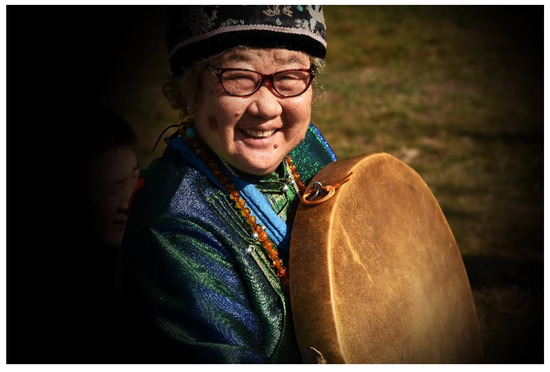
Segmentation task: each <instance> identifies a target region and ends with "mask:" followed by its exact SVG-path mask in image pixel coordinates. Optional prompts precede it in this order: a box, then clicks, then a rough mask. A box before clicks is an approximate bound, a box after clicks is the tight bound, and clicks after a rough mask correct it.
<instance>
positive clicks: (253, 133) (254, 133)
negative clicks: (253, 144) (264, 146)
mask: <svg viewBox="0 0 550 372" xmlns="http://www.w3.org/2000/svg"><path fill="white" fill-rule="evenodd" d="M276 131H277V129H270V130H254V129H241V132H243V133H244V134H245V135H247V136H248V137H251V138H267V137H269V136H271V135H272V134H273V133H275V132H276Z"/></svg>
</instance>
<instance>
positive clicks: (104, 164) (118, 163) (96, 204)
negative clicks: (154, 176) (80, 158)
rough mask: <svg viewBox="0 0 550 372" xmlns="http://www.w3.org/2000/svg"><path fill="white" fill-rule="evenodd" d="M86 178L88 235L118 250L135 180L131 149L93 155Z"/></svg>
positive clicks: (136, 162) (123, 148)
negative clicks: (89, 232)
mask: <svg viewBox="0 0 550 372" xmlns="http://www.w3.org/2000/svg"><path fill="white" fill-rule="evenodd" d="M88 177H89V178H88V179H89V181H88V182H87V185H88V190H87V191H88V192H87V198H88V202H89V208H90V228H91V232H92V233H93V235H94V238H95V241H97V242H98V243H101V244H103V245H106V246H110V247H118V246H120V244H121V243H122V236H123V234H124V229H125V228H126V221H127V220H128V214H129V212H130V209H129V200H130V197H131V195H132V192H133V190H134V188H135V186H136V183H137V181H138V177H139V164H138V159H137V156H136V154H135V152H134V150H133V149H131V148H129V147H125V146H122V147H119V148H117V149H115V150H110V151H107V152H104V153H101V154H98V155H96V156H94V157H93V158H92V159H91V161H90V167H89V170H88Z"/></svg>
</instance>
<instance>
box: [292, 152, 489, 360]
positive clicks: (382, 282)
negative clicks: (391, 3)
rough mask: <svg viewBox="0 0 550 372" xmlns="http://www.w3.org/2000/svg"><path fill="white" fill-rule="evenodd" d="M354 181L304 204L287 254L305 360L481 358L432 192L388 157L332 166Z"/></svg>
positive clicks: (457, 263) (330, 176)
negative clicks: (322, 198)
mask: <svg viewBox="0 0 550 372" xmlns="http://www.w3.org/2000/svg"><path fill="white" fill-rule="evenodd" d="M350 171H351V172H353V174H352V175H351V177H350V180H349V181H348V182H346V183H344V184H343V185H341V186H340V187H339V188H338V189H337V191H336V193H335V194H334V196H333V197H332V198H330V199H328V200H327V201H325V202H323V203H321V204H318V205H305V204H304V203H301V204H300V206H299V207H298V211H297V214H296V218H295V222H294V225H293V231H292V237H291V249H290V257H289V272H290V295H291V302H292V309H293V310H292V312H293V314H292V316H293V318H294V323H295V327H296V335H297V339H298V344H299V346H300V352H301V354H302V358H303V360H304V362H306V363H319V362H321V363H362V364H366V363H409V364H412V363H482V362H483V352H482V346H481V338H480V332H479V325H478V321H477V316H476V310H475V305H474V301H473V296H472V292H471V288H470V284H469V281H468V277H467V274H466V270H465V268H464V263H463V261H462V257H461V254H460V251H459V249H458V246H457V243H456V241H455V239H454V237H453V234H452V232H451V230H450V228H449V225H448V223H447V220H446V219H445V216H444V215H443V212H442V211H441V208H440V206H439V204H438V203H437V201H436V199H435V197H434V196H433V194H432V192H431V191H430V189H429V188H428V186H427V185H426V183H425V182H424V181H423V180H422V178H421V177H420V176H419V175H418V174H417V173H416V172H415V171H414V170H413V169H412V168H410V167H409V166H408V165H406V164H405V163H403V162H402V161H400V160H398V159H397V158H395V157H393V156H391V155H389V154H386V153H380V154H374V155H368V156H359V157H354V158H350V159H345V160H338V161H336V162H334V163H331V164H329V165H327V166H326V167H325V168H324V169H322V170H321V171H320V172H319V173H318V174H317V175H316V176H315V177H314V178H313V180H312V182H314V181H320V182H321V183H322V184H323V185H327V184H331V185H333V184H337V183H338V182H339V181H341V180H342V179H344V178H345V177H346V175H347V174H348V173H349V172H350Z"/></svg>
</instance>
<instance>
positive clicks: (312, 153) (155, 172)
mask: <svg viewBox="0 0 550 372" xmlns="http://www.w3.org/2000/svg"><path fill="white" fill-rule="evenodd" d="M290 155H291V156H292V159H293V160H294V163H295V164H296V166H297V170H298V172H299V173H300V174H301V176H302V181H303V182H304V183H305V184H307V182H308V181H309V180H310V179H311V178H312V177H313V176H314V175H315V174H316V173H317V172H318V171H319V170H320V169H321V168H322V167H323V166H325V165H326V164H328V163H329V162H331V161H334V160H336V159H335V156H334V153H333V152H332V150H331V149H330V147H329V145H328V144H327V143H326V141H325V140H324V138H323V137H322V135H321V134H320V133H319V131H318V130H317V129H316V128H315V127H314V126H313V125H310V127H309V129H308V132H307V135H306V139H305V140H304V141H302V142H301V143H300V144H299V145H298V146H297V147H296V148H295V149H294V150H293V151H292V152H291V154H290ZM260 191H262V190H261V187H260ZM263 191H264V192H265V190H263ZM270 202H271V200H270ZM271 204H274V203H271ZM275 205H276V203H275ZM289 211H290V212H289V214H292V213H293V212H292V209H289ZM285 217H286V218H287V220H288V221H291V220H292V216H291V215H288V216H285ZM290 230H291V229H290V226H288V234H290ZM254 243H255V240H254V239H253V238H252V237H251V232H250V228H249V226H248V225H247V224H246V222H245V220H244V219H243V218H242V217H241V216H240V214H238V212H237V210H236V208H235V206H234V202H233V201H232V200H231V199H230V198H229V196H228V195H227V192H226V191H224V190H221V189H220V188H218V187H217V186H215V185H214V184H213V183H212V182H211V181H210V180H209V179H208V178H207V177H205V176H204V175H203V174H202V173H201V172H200V171H199V170H198V169H197V168H195V167H193V166H191V164H190V163H189V162H188V161H187V160H186V159H185V158H184V157H183V156H182V155H181V153H180V152H178V150H176V149H174V148H172V147H168V148H167V149H166V150H165V153H164V154H163V157H162V158H161V159H160V160H159V161H158V163H156V164H155V166H154V168H153V169H152V170H151V173H150V174H149V176H148V178H147V180H146V184H145V187H144V188H143V189H141V190H140V191H139V192H138V193H137V194H136V198H135V203H134V206H133V209H132V214H131V216H130V219H129V221H128V225H127V228H126V233H125V238H124V242H123V247H122V250H121V255H120V261H119V268H118V269H119V270H118V280H117V297H118V298H119V299H120V301H121V304H122V308H121V309H122V321H124V324H125V325H126V327H125V328H124V333H125V335H126V341H125V342H126V343H127V345H126V346H127V348H128V349H130V350H131V353H130V354H129V355H128V356H127V358H128V362H154V363H299V362H301V359H300V355H299V350H298V346H297V344H296V340H295V334H294V327H293V324H292V313H291V310H290V296H289V293H288V288H286V287H285V286H284V285H282V284H281V283H280V280H279V278H277V276H276V275H275V272H274V270H273V268H272V267H271V264H270V260H269V258H268V257H267V255H266V254H265V251H264V250H263V249H262V248H261V246H257V247H256V249H254V250H252V252H250V250H247V248H248V247H249V246H250V245H251V244H254ZM280 256H282V257H283V260H284V261H285V266H287V267H288V265H287V264H286V258H287V256H286V255H285V254H283V253H282V252H280ZM290 275H292V273H290Z"/></svg>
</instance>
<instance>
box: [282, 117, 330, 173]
mask: <svg viewBox="0 0 550 372" xmlns="http://www.w3.org/2000/svg"><path fill="white" fill-rule="evenodd" d="M290 156H291V157H292V160H293V161H294V163H295V164H296V167H297V170H298V172H299V173H300V174H301V176H302V180H303V181H304V183H306V184H307V183H308V182H309V181H310V180H311V178H313V176H314V175H315V174H317V172H319V171H320V170H321V169H322V168H323V167H324V166H325V165H327V164H329V163H332V162H333V161H336V155H335V154H334V151H333V150H332V148H331V147H330V145H329V143H328V142H327V140H326V139H325V137H324V136H323V134H322V133H321V131H320V130H319V129H318V128H317V127H316V126H315V125H314V124H312V123H310V124H309V127H308V130H307V132H306V137H305V138H304V140H303V141H302V142H300V144H299V145H298V146H296V148H294V150H292V151H291V153H290Z"/></svg>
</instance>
